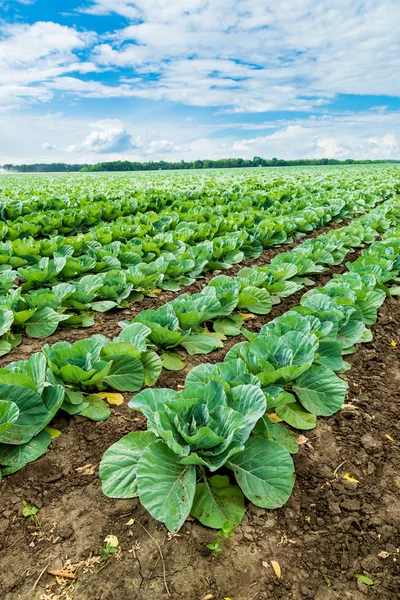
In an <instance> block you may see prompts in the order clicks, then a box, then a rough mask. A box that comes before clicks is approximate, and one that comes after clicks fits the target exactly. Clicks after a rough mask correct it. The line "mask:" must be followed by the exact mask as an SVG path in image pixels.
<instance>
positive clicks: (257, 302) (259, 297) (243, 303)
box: [237, 285, 272, 315]
mask: <svg viewBox="0 0 400 600" xmlns="http://www.w3.org/2000/svg"><path fill="white" fill-rule="evenodd" d="M237 307H238V308H245V309H246V310H249V311H250V312H253V313H256V314H257V315H266V314H268V313H269V312H270V310H271V308H272V301H271V296H270V294H269V292H267V290H264V289H262V288H256V287H254V286H252V285H249V286H248V287H246V288H244V290H243V291H242V292H240V294H239V301H238V305H237Z"/></svg>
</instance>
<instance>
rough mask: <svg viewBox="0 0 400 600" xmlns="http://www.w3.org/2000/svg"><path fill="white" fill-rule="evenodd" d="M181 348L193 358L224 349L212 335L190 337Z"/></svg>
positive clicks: (203, 334)
mask: <svg viewBox="0 0 400 600" xmlns="http://www.w3.org/2000/svg"><path fill="white" fill-rule="evenodd" d="M181 346H183V347H184V348H185V350H186V351H187V353H188V354H190V355H191V356H193V355H194V354H208V353H209V352H212V351H213V350H215V348H222V347H223V344H222V343H221V341H220V340H217V339H216V338H215V337H213V336H212V335H207V334H206V333H200V334H196V335H191V336H190V337H188V338H187V340H186V341H185V342H182V343H181Z"/></svg>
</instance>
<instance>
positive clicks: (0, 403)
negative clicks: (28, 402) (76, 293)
mask: <svg viewBox="0 0 400 600" xmlns="http://www.w3.org/2000/svg"><path fill="white" fill-rule="evenodd" d="M18 416H19V409H18V406H17V405H16V404H15V402H10V401H8V400H0V437H1V435H2V434H3V433H4V432H5V431H7V429H9V428H10V427H11V425H12V424H13V423H15V421H16V420H17V419H18Z"/></svg>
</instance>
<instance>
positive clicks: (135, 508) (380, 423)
mask: <svg viewBox="0 0 400 600" xmlns="http://www.w3.org/2000/svg"><path fill="white" fill-rule="evenodd" d="M353 257H354V255H353V256H352V258H353ZM324 277H327V274H324ZM292 299H293V300H294V297H292ZM292 299H288V300H292ZM283 304H284V303H282V305H280V306H279V307H275V308H276V309H281V308H282V307H283ZM294 304H295V302H293V303H292V305H294ZM285 305H286V301H285ZM285 310H287V307H286V309H285ZM273 316H276V315H273ZM268 317H269V318H272V317H271V315H268ZM399 323H400V300H399V299H397V298H391V299H388V300H387V301H386V303H385V305H384V306H383V307H382V309H381V310H380V313H379V320H378V322H377V323H376V325H375V326H374V327H373V333H374V340H373V342H371V343H369V344H364V345H363V346H360V347H359V348H358V350H357V352H356V354H354V355H352V356H350V357H347V358H348V360H349V362H351V363H352V370H351V371H349V372H348V373H346V375H345V379H346V380H347V381H348V383H349V384H350V391H349V394H348V397H347V399H346V403H347V404H346V405H345V407H344V408H343V409H342V411H340V413H338V414H337V415H335V416H334V417H331V418H329V419H319V421H318V425H317V428H316V429H314V430H312V431H310V432H306V437H307V438H308V441H307V442H306V443H305V444H303V445H302V446H301V447H300V452H299V454H298V455H297V456H296V457H295V467H296V473H297V481H296V485H295V488H294V492H293V495H292V497H291V499H290V501H289V502H288V504H287V505H286V506H285V507H284V508H282V509H279V510H276V511H266V510H264V509H260V508H257V507H254V506H252V505H249V507H248V511H247V514H246V516H245V518H244V520H243V522H242V524H241V526H240V527H239V528H238V529H237V530H236V533H235V536H234V537H233V538H232V539H231V540H230V541H228V542H227V543H226V544H225V546H224V550H223V552H222V554H221V555H220V557H219V558H217V559H215V558H212V557H211V556H210V553H209V550H207V548H206V544H207V543H209V542H212V541H213V540H214V539H215V537H216V534H215V532H214V531H212V530H209V529H206V528H204V527H202V526H201V525H199V524H198V523H195V522H186V523H185V525H184V527H183V529H182V531H181V532H180V534H179V535H178V536H170V535H168V534H167V532H166V530H165V528H164V527H163V526H162V525H160V524H159V523H156V522H155V521H154V520H153V519H151V518H150V517H149V515H148V514H147V513H146V511H145V510H144V509H143V508H141V507H140V505H139V503H138V501H137V500H110V499H108V498H106V497H104V496H103V495H102V493H101V489H100V482H99V480H98V477H97V473H96V471H95V469H92V467H97V466H98V464H99V462H100V459H101V456H102V454H103V452H104V450H105V449H106V448H107V447H108V446H109V445H110V444H112V443H113V442H115V441H116V440H118V439H120V437H121V436H122V435H123V434H125V433H128V432H129V431H132V430H133V429H135V428H136V429H141V428H143V427H144V426H145V423H144V421H143V419H142V418H141V417H140V416H139V415H138V414H137V413H133V412H132V411H130V410H129V409H128V408H127V407H126V405H123V406H120V407H115V408H114V409H113V414H112V416H111V417H110V419H109V420H108V421H104V422H100V423H93V422H90V421H87V420H86V419H84V418H81V417H77V418H72V419H70V418H67V417H65V418H63V417H61V418H58V421H57V423H56V424H57V427H58V428H60V429H62V431H63V435H62V436H60V437H59V438H57V439H56V440H54V441H53V443H52V446H51V448H50V450H49V451H48V452H47V453H46V455H44V456H43V457H42V458H40V459H39V460H38V461H36V462H34V463H32V464H30V465H28V466H27V467H26V468H25V469H23V470H22V471H20V472H18V473H16V474H15V475H13V476H10V477H7V478H5V480H4V482H3V483H2V484H1V485H0V597H1V598H2V600H22V599H24V600H25V599H26V600H119V599H120V598H129V600H131V599H132V600H153V599H154V600H168V598H170V597H171V598H172V599H173V600H202V599H203V598H205V597H207V596H208V598H209V600H211V599H212V600H223V599H224V598H230V599H231V600H277V599H283V600H335V599H340V600H343V599H349V600H363V599H369V600H394V599H395V598H397V597H398V594H399V593H400V573H399V563H400V554H399V550H398V546H399V530H400V503H399V500H398V498H399V491H400V464H399V463H400V461H399V455H398V449H399V442H400V426H399V423H398V414H399V399H400V362H399V347H400V329H399ZM236 339H237V338H236ZM392 342H395V343H397V344H398V345H397V346H394V345H392ZM171 385H172V383H171ZM87 465H91V466H90V467H87ZM81 467H86V468H85V469H83V471H82V469H81ZM346 473H349V474H350V476H351V477H352V478H354V479H356V480H358V483H357V482H355V481H349V480H347V479H346V478H344V477H343V476H344V475H345V474H346ZM22 500H26V501H28V502H30V503H32V504H35V505H37V506H39V507H40V509H41V510H40V512H39V514H38V519H39V522H38V524H35V523H34V522H30V521H28V520H26V519H25V518H24V517H22V514H21V508H22ZM132 519H135V521H134V522H132ZM109 534H112V535H116V536H117V537H118V539H119V541H120V552H119V553H118V554H117V555H116V556H111V557H110V559H109V560H108V562H106V563H104V562H99V558H98V556H99V554H100V550H101V547H102V544H103V541H104V538H105V537H106V536H107V535H109ZM158 545H159V546H158ZM159 547H161V548H162V555H163V560H164V564H165V578H164V576H163V561H162V560H161V558H160V553H159ZM89 557H92V558H90V559H89ZM88 559H89V560H88ZM271 560H275V561H277V562H278V563H279V564H280V566H281V569H282V577H281V579H277V577H276V576H275V574H274V571H273V569H272V567H271V562H270V561H271ZM67 561H70V562H71V564H77V563H79V562H81V561H86V562H85V564H82V565H81V566H80V568H79V569H78V576H77V580H76V581H68V582H67V583H66V587H64V588H63V586H62V585H61V586H60V585H59V584H58V583H57V580H56V579H55V578H54V576H51V575H48V574H47V570H48V569H60V568H62V567H63V566H64V565H65V564H66V562H67ZM356 573H358V574H362V575H366V576H368V577H369V578H370V579H371V580H372V581H373V582H374V585H371V586H367V585H365V584H363V583H361V582H360V581H358V580H357V578H356V576H355V575H356ZM38 579H39V580H38ZM59 581H61V580H59ZM166 585H167V587H168V590H169V593H170V594H171V596H169V595H168V594H167V591H166ZM62 588H63V589H62Z"/></svg>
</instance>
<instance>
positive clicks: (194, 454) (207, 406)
mask: <svg viewBox="0 0 400 600" xmlns="http://www.w3.org/2000/svg"><path fill="white" fill-rule="evenodd" d="M224 384H225V385H223V384H222V383H219V382H217V381H209V382H208V383H207V384H206V385H188V386H187V387H186V388H185V389H184V390H183V392H182V393H177V392H175V391H173V390H169V389H153V390H145V391H143V392H141V393H139V394H137V395H136V396H135V397H134V398H133V399H132V400H131V402H130V403H129V406H130V407H131V408H132V409H134V410H138V411H140V412H142V413H143V414H144V415H145V417H146V418H147V423H148V431H145V432H143V431H137V432H133V433H130V434H128V435H126V436H125V437H123V438H122V439H121V440H120V441H119V442H117V443H116V444H114V445H113V446H111V447H110V448H109V449H108V450H107V452H106V453H105V454H104V457H103V459H102V461H101V465H100V478H101V480H102V485H103V491H104V493H105V494H106V495H108V496H110V497H112V498H132V497H135V496H139V498H140V501H141V503H142V504H143V506H144V507H145V508H146V509H147V510H148V511H149V513H150V514H151V515H152V516H153V517H154V518H155V519H158V520H159V521H162V522H163V523H165V525H166V527H167V528H168V529H169V530H170V531H171V532H176V531H178V530H179V529H180V528H181V526H182V524H183V523H184V521H185V519H186V518H187V517H188V515H189V514H192V515H193V516H194V517H196V518H198V519H199V521H201V523H203V524H204V525H207V526H210V527H215V528H220V527H222V525H223V523H225V522H228V523H232V524H234V523H236V524H237V523H239V522H240V520H241V518H242V517H243V515H244V511H245V508H244V497H246V498H248V499H249V500H251V501H252V502H253V503H254V504H256V505H257V506H262V507H265V508H277V507H279V506H282V505H283V504H284V503H285V502H286V501H287V500H288V498H289V496H290V494H291V491H292V488H293V484H294V474H293V472H294V469H293V461H292V458H291V456H290V453H289V452H288V450H286V449H285V448H284V447H282V446H280V445H279V444H277V443H276V442H275V441H272V440H270V439H267V438H266V436H265V434H264V431H263V427H262V424H263V415H264V413H265V410H266V400H265V396H264V394H263V392H262V390H261V388H260V387H259V386H257V385H253V384H239V385H234V386H233V387H231V386H230V384H229V383H228V382H227V381H225V382H224ZM257 424H258V427H257V428H256V426H257ZM255 428H256V429H255ZM222 468H224V471H223V474H220V473H219V471H220V469H222ZM235 482H236V483H235Z"/></svg>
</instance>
